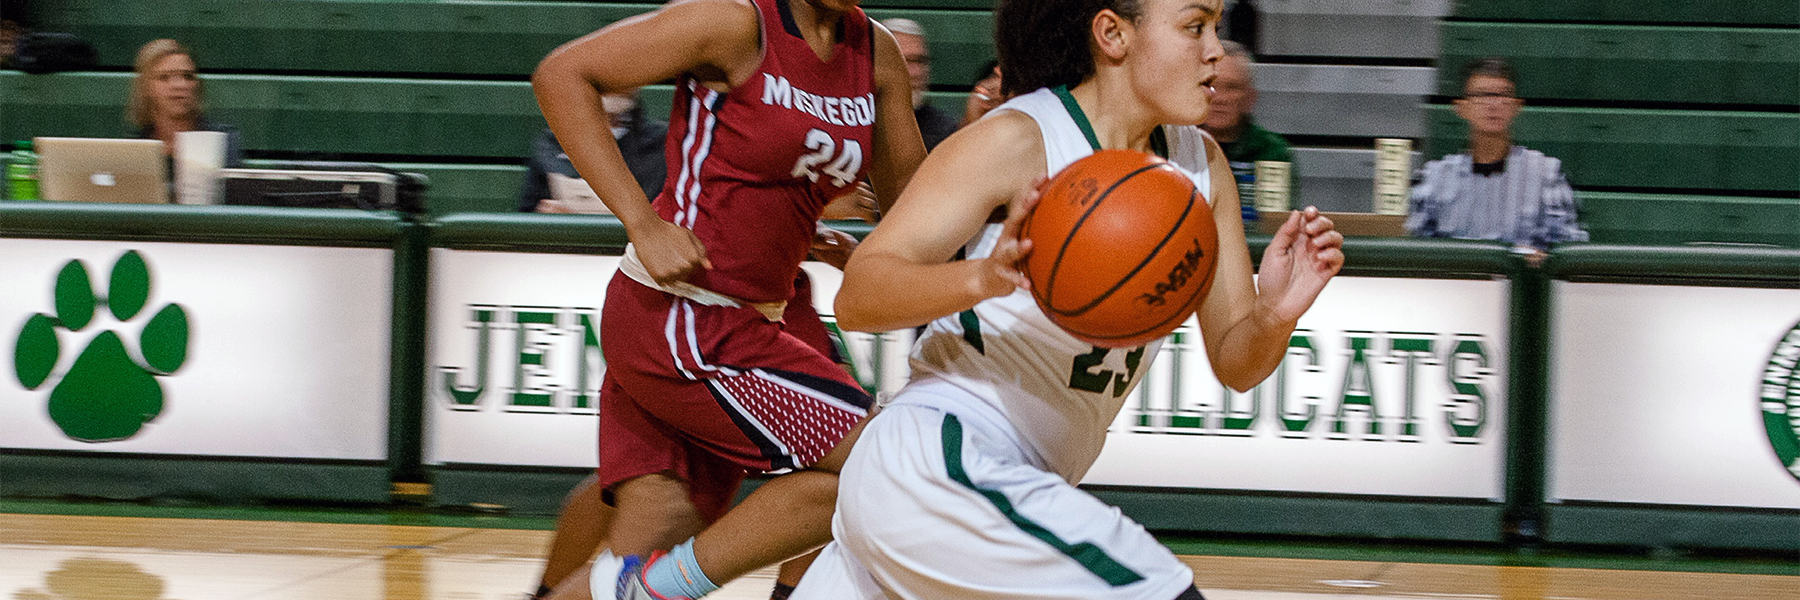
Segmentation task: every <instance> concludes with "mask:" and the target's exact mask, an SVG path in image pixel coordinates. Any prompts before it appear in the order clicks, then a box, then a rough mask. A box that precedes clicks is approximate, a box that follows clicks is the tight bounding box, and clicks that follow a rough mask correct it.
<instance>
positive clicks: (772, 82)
mask: <svg viewBox="0 0 1800 600" xmlns="http://www.w3.org/2000/svg"><path fill="white" fill-rule="evenodd" d="M762 101H763V104H768V105H771V106H780V107H782V108H787V109H792V110H797V111H800V112H803V113H806V114H809V115H812V116H813V117H816V118H818V119H819V120H821V121H824V122H826V123H830V124H832V125H838V126H841V127H868V126H870V125H874V124H875V94H873V93H871V94H866V95H863V96H860V97H856V98H843V97H833V96H820V95H818V94H814V93H812V92H808V91H806V90H803V89H800V88H797V87H794V85H793V84H791V83H788V78H786V77H777V76H775V75H770V74H768V73H763V96H762Z"/></svg>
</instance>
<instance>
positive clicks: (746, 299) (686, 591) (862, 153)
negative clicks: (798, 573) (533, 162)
mask: <svg viewBox="0 0 1800 600" xmlns="http://www.w3.org/2000/svg"><path fill="white" fill-rule="evenodd" d="M856 4H857V3H856V1H855V0H686V1H682V2H676V3H672V4H670V5H667V6H664V7H662V8H660V9H658V10H656V11H654V12H651V13H648V14H646V15H641V16H638V17H634V18H631V19H626V20H624V21H620V22H619V23H616V24H613V25H611V26H608V27H607V28H605V29H602V30H600V31H598V32H596V33H594V34H591V35H589V36H587V37H584V38H582V39H579V40H576V41H574V42H571V43H570V44H567V45H565V46H564V47H562V48H559V49H558V50H556V51H555V52H553V53H551V55H550V56H549V57H547V58H545V59H544V62H543V63H542V64H541V65H539V68H538V71H537V73H536V74H535V75H534V76H533V78H532V82H533V88H534V90H535V91H536V92H537V95H538V101H539V105H540V106H541V107H542V108H543V111H544V116H545V118H546V119H547V120H548V121H549V123H550V127H551V129H552V130H554V131H555V132H556V136H557V138H558V139H559V140H562V141H563V142H564V144H563V146H564V150H565V151H566V152H567V153H568V154H569V157H570V159H571V160H572V161H573V162H574V164H575V166H576V169H577V170H578V171H580V172H581V174H582V176H583V178H584V179H586V180H587V181H588V182H590V184H591V185H592V186H593V187H594V189H595V191H596V192H597V193H598V195H599V196H600V197H601V198H602V199H603V201H604V202H605V203H606V204H607V207H608V208H610V209H611V210H612V211H613V213H614V214H615V215H617V216H618V218H619V220H620V221H621V222H622V223H623V224H624V226H625V229H626V234H627V235H628V236H629V238H630V240H631V242H632V245H631V247H630V248H628V249H627V252H626V256H625V257H624V260H623V261H622V262H623V266H622V268H621V270H620V273H619V274H618V275H616V276H615V277H614V278H613V280H612V283H611V285H610V286H609V287H608V290H607V301H606V307H605V309H604V311H603V314H602V324H601V335H602V339H601V345H602V349H603V350H604V352H605V354H606V357H607V361H608V370H607V375H606V382H605V383H604V384H603V388H602V391H601V394H602V396H601V407H600V422H601V425H600V428H601V431H600V440H601V442H600V468H599V470H598V483H599V485H600V486H601V488H602V489H604V490H606V491H607V492H609V494H610V497H611V499H612V502H613V504H614V505H615V506H616V507H617V509H618V510H617V513H616V515H615V518H614V522H613V526H612V530H611V532H610V535H609V543H610V546H611V552H605V553H602V555H601V560H600V561H598V562H597V563H596V565H595V566H594V568H593V577H592V582H593V587H592V590H589V589H587V586H586V585H581V584H583V583H585V582H584V581H582V580H583V579H585V578H584V577H582V574H580V573H577V574H576V575H575V576H572V577H570V578H569V579H568V580H567V583H565V584H564V585H562V586H560V587H559V589H558V590H557V595H556V596H554V597H571V598H580V597H586V596H587V595H588V593H589V592H590V591H598V592H599V594H597V595H599V596H600V597H614V596H613V594H614V593H615V592H618V593H624V594H631V595H629V596H625V597H633V598H682V597H690V598H691V597H698V596H700V595H703V594H704V593H705V592H707V591H710V589H711V588H712V582H711V581H710V580H709V578H710V579H716V580H717V581H719V582H724V581H728V580H730V579H732V578H735V577H737V576H738V575H741V574H743V573H745V572H748V571H749V570H752V569H754V568H758V567H761V566H765V565H768V564H773V563H775V562H779V561H781V560H783V559H786V558H789V557H792V556H795V555H799V554H802V553H804V552H806V551H808V550H811V549H813V548H816V547H818V546H820V545H822V544H823V543H824V542H825V541H827V540H828V539H829V538H830V515H831V512H832V507H833V503H834V501H835V498H836V487H837V477H836V470H837V469H838V468H839V466H841V465H842V462H843V459H844V457H845V455H846V454H847V453H848V448H849V444H848V443H846V442H845V440H846V438H847V437H849V438H853V437H854V434H853V430H854V427H855V426H856V425H857V424H858V423H860V422H861V420H862V419H863V417H864V416H866V413H867V410H868V406H869V404H870V399H869V397H868V396H867V395H866V394H865V393H864V392H863V391H862V390H861V388H859V387H858V386H857V385H856V384H855V382H854V381H852V380H851V379H850V377H849V376H848V375H847V374H846V373H845V372H844V371H843V370H842V369H840V368H839V367H838V366H837V365H835V364H833V363H832V362H831V360H830V359H829V358H827V357H826V356H825V355H824V354H823V353H821V352H820V351H818V350H817V349H815V348H813V347H812V346H809V345H808V344H806V343H805V342H803V341H801V340H800V339H799V338H797V337H795V336H794V335H792V334H790V333H789V332H787V331H785V330H784V327H785V326H784V325H783V324H782V323H781V322H780V315H781V314H782V310H783V307H784V303H786V302H789V301H794V302H805V301H807V299H805V298H791V297H790V296H791V292H792V289H793V280H794V274H795V273H796V272H797V270H798V269H799V264H800V261H801V260H803V259H804V258H805V257H806V254H807V252H808V250H809V248H810V247H811V245H812V241H813V237H814V232H815V228H814V223H815V222H816V220H817V219H818V216H819V213H820V211H821V210H822V209H823V207H824V205H825V203H826V202H827V201H828V200H829V199H831V198H833V197H836V196H838V195H840V194H841V193H843V192H844V191H846V190H847V189H849V188H850V187H851V186H854V185H855V184H856V181H857V180H858V179H861V178H864V177H867V179H868V180H869V181H870V182H871V183H872V184H873V186H874V188H875V191H876V197H877V198H880V199H883V200H882V201H883V202H884V203H885V202H891V199H892V198H895V197H898V196H899V192H900V190H901V189H902V188H903V187H904V186H905V185H906V182H907V180H908V179H910V178H911V176H912V172H913V170H914V169H915V168H916V167H917V166H918V163H919V162H920V160H922V159H923V157H924V154H925V149H924V144H923V142H922V141H921V140H920V136H919V133H918V126H917V124H916V123H915V122H914V121H913V118H912V112H911V111H912V102H911V88H910V85H909V82H908V79H907V73H906V68H905V64H904V62H903V61H902V60H901V56H900V52H899V48H898V45H897V44H896V43H895V41H894V39H893V36H892V35H891V34H889V33H888V32H887V31H886V30H885V29H882V28H881V27H879V26H878V25H875V24H874V23H873V22H872V21H870V20H869V19H868V17H867V16H865V15H864V14H863V13H862V10H861V9H859V8H858V7H857V6H856ZM669 79H674V80H675V82H676V95H675V102H674V112H673V114H672V115H671V118H670V120H669V121H670V124H669V135H670V138H669V143H668V144H667V148H668V149H667V154H668V160H669V163H670V164H669V178H668V180H667V182H666V183H665V185H664V187H663V190H662V193H661V194H659V195H658V196H657V197H656V199H655V201H654V202H646V201H645V200H643V192H642V191H641V190H638V189H637V188H636V186H635V184H633V183H632V180H631V177H630V173H629V171H628V170H627V169H626V167H625V164H624V162H623V160H622V159H621V158H620V156H619V152H618V148H617V146H616V144H615V143H614V142H613V141H612V136H611V135H610V134H609V132H608V131H607V129H606V127H607V124H606V123H605V122H604V121H603V120H601V119H600V118H599V117H598V116H597V115H600V114H602V111H601V110H600V96H601V94H603V93H605V92H607V91H610V90H615V89H628V88H631V87H636V86H641V85H647V84H652V83H657V82H660V81H666V80H669ZM884 208H885V207H884ZM750 469H754V470H757V471H778V470H790V469H791V470H794V471H795V472H793V473H790V474H787V475H783V476H781V477H778V478H775V479H774V480H772V481H770V482H769V483H767V484H765V485H764V486H763V487H762V488H760V489H759V490H758V491H757V492H756V493H755V494H753V495H752V496H751V497H750V498H749V499H747V500H746V501H745V502H744V504H742V505H741V506H739V507H738V508H737V509H736V510H734V511H733V512H732V513H731V514H730V515H726V516H724V517H723V518H722V519H720V520H718V521H717V523H716V524H715V525H714V526H713V527H711V528H710V529H707V530H706V531H704V532H701V533H700V534H699V535H698V537H697V538H694V539H689V540H688V541H687V542H682V543H681V544H679V545H676V542H679V541H681V540H682V539H684V538H687V537H688V536H689V535H693V534H694V533H695V532H696V531H698V530H699V529H700V528H701V526H702V524H703V523H706V522H710V521H712V520H713V519H716V518H719V516H720V515H721V514H722V513H723V511H724V509H725V508H726V507H725V506H723V505H722V503H718V502H715V501H712V500H713V499H716V498H720V497H721V496H722V495H721V494H718V493H716V492H717V490H718V489H720V488H723V487H724V486H728V485H736V483H737V478H738V477H740V476H741V474H742V473H743V472H744V471H745V470H750ZM726 489H728V488H726ZM702 501H704V503H701V502H702ZM670 546H674V549H673V550H671V551H670V552H669V553H668V554H667V555H666V556H662V555H657V556H653V557H651V562H650V563H649V564H648V565H646V564H644V563H642V562H640V561H638V560H637V559H636V557H637V556H638V555H646V554H648V553H650V552H652V551H656V550H660V549H664V548H669V547H670ZM615 553H616V555H621V556H625V557H626V558H625V559H623V560H619V559H615V558H613V557H614V556H615ZM659 557H660V558H659ZM615 588H616V589H615Z"/></svg>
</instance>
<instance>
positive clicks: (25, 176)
mask: <svg viewBox="0 0 1800 600" xmlns="http://www.w3.org/2000/svg"><path fill="white" fill-rule="evenodd" d="M6 196H7V197H8V198H11V199H13V200H37V199H38V160H37V153H36V152H32V151H31V140H20V141H19V142H18V143H17V144H14V145H13V151H12V154H11V155H8V156H7V157H6Z"/></svg>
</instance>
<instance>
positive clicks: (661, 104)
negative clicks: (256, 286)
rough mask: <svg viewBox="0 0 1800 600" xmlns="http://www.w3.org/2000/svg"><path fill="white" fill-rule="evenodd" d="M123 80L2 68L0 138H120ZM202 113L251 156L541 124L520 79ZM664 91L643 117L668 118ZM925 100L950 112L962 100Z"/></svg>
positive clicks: (218, 97) (395, 151)
mask: <svg viewBox="0 0 1800 600" xmlns="http://www.w3.org/2000/svg"><path fill="white" fill-rule="evenodd" d="M131 78H132V75H131V74H129V73H61V74H56V75H26V74H24V73H19V72H17V71H0V112H4V113H5V114H6V118H5V119H4V120H3V121H0V140H15V139H25V138H30V137H37V136H74V137H118V136H122V135H127V134H128V133H130V132H129V130H130V127H128V126H127V125H126V124H125V120H124V106H125V99H126V97H127V95H128V90H129V89H130V85H131ZM204 81H205V83H206V89H207V106H208V113H209V114H211V115H213V116H214V117H216V118H218V119H219V120H221V121H223V122H226V123H230V124H232V125H236V126H237V127H238V128H239V129H240V130H241V131H242V133H243V140H244V147H245V148H246V149H247V150H250V151H252V152H257V151H264V152H288V153H314V154H378V155H398V156H456V157H489V158H500V159H506V160H516V159H520V158H522V157H524V156H525V153H526V150H527V149H528V148H529V144H530V141H531V140H532V139H533V137H534V136H536V135H537V133H538V132H539V131H541V130H542V128H543V127H544V121H543V117H542V116H541V114H540V113H539V111H538V106H537V102H536V100H535V99H534V98H533V97H532V95H531V87H530V85H529V84H527V83H525V82H510V81H505V82H498V81H456V80H431V79H385V78H366V77H284V76H275V75H207V76H205V77H204ZM671 95H672V89H671V88H669V87H668V86H653V87H651V88H649V89H648V90H647V91H646V92H645V94H644V97H645V110H646V111H649V114H652V115H655V116H657V117H658V118H666V116H667V115H668V114H669V112H668V111H669V98H670V96H671ZM928 97H929V98H930V99H931V101H932V102H933V103H935V104H938V105H939V106H940V107H942V108H944V109H945V110H953V111H954V112H953V114H961V113H962V102H963V100H964V98H965V95H964V94H959V93H953V92H944V93H932V94H929V95H928Z"/></svg>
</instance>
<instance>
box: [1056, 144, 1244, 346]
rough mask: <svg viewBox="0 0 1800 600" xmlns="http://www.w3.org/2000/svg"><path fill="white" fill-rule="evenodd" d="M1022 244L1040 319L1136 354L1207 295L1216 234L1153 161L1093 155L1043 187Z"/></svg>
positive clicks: (1190, 191)
mask: <svg viewBox="0 0 1800 600" xmlns="http://www.w3.org/2000/svg"><path fill="white" fill-rule="evenodd" d="M1023 237H1024V238H1025V239H1029V240H1031V241H1032V250H1031V254H1030V255H1028V256H1026V257H1025V260H1024V262H1023V265H1024V271H1025V276H1026V278H1028V279H1030V280H1031V294H1032V296H1034V297H1036V298H1037V304H1038V307H1039V308H1042V309H1043V310H1044V314H1046V315H1049V316H1050V320H1051V321H1054V322H1056V324H1057V325H1060V326H1062V328H1063V329H1064V330H1065V331H1068V332H1069V334H1070V335H1073V336H1075V337H1076V338H1078V339H1080V340H1082V341H1085V342H1088V343H1091V344H1093V345H1096V346H1100V347H1104V348H1127V347H1132V346H1141V345H1143V344H1145V343H1148V342H1150V341H1152V340H1155V339H1157V338H1160V337H1163V336H1165V335H1168V334H1169V332H1171V331H1174V330H1175V328H1176V327H1178V326H1180V325H1181V323H1182V321H1185V320H1187V317H1188V315H1191V314H1193V313H1194V309H1195V308H1197V307H1198V306H1199V305H1200V301H1201V300H1202V299H1204V298H1205V297H1206V292H1207V290H1208V289H1210V288H1212V279H1213V267H1214V265H1215V264H1216V262H1217V254H1218V250H1219V236H1218V231H1217V230H1216V228H1215V227H1214V225H1213V218H1212V210H1211V208H1210V207H1208V206H1207V204H1206V198H1205V197H1203V196H1201V195H1200V193H1199V190H1196V189H1194V183H1193V182H1192V181H1190V180H1189V179H1188V178H1187V176H1186V175H1184V174H1182V173H1181V172H1180V171H1178V170H1177V169H1176V168H1175V166H1174V165H1171V164H1169V162H1168V161H1165V160H1163V159H1161V158H1157V157H1156V156H1153V155H1150V154H1145V153H1142V152H1135V151H1130V150H1102V151H1099V152H1095V153H1094V154H1093V155H1092V156H1089V157H1087V158H1083V159H1081V160H1078V161H1075V162H1074V163H1073V164H1070V165H1069V166H1068V167H1067V168H1064V169H1063V170H1062V172H1060V173H1057V174H1056V176H1055V177H1053V178H1051V179H1050V181H1049V182H1047V183H1045V184H1044V187H1043V188H1042V190H1041V194H1040V199H1039V201H1038V205H1037V208H1036V210H1034V211H1033V212H1032V214H1031V216H1030V218H1029V219H1028V220H1027V221H1026V222H1025V225H1024V231H1023Z"/></svg>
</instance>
